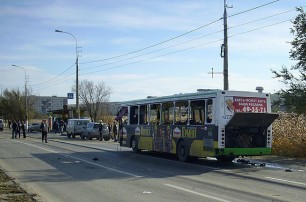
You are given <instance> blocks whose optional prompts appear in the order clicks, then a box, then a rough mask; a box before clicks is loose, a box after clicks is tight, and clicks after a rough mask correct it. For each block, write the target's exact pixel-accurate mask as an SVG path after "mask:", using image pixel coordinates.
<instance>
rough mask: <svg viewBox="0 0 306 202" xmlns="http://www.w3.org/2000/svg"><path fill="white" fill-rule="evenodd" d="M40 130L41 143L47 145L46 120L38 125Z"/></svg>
mask: <svg viewBox="0 0 306 202" xmlns="http://www.w3.org/2000/svg"><path fill="white" fill-rule="evenodd" d="M40 130H41V142H44V141H45V143H47V142H48V138H47V135H48V125H47V123H46V120H43V121H42V122H41V124H40Z"/></svg>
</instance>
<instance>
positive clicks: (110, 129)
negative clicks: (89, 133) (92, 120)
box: [99, 120, 117, 142]
mask: <svg viewBox="0 0 306 202" xmlns="http://www.w3.org/2000/svg"><path fill="white" fill-rule="evenodd" d="M108 130H109V134H111V132H113V136H112V139H113V140H114V142H117V125H116V122H114V123H113V125H110V124H109V125H108ZM102 131H103V124H102V120H101V121H100V125H99V133H100V137H99V140H100V141H103V135H102Z"/></svg>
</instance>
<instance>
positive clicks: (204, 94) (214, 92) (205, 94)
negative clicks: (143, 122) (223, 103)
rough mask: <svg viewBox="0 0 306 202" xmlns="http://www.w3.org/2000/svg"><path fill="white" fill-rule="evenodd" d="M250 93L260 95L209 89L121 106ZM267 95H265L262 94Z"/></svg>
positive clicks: (127, 103)
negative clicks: (223, 93)
mask: <svg viewBox="0 0 306 202" xmlns="http://www.w3.org/2000/svg"><path fill="white" fill-rule="evenodd" d="M222 92H225V93H227V92H228V93H248V94H253V95H255V94H259V93H258V92H248V91H225V90H219V89H207V90H198V92H194V93H180V94H174V95H168V96H161V97H156V96H148V97H147V98H145V99H138V100H130V101H125V102H122V103H121V106H130V105H142V104H150V103H162V102H173V101H179V100H197V99H205V98H214V97H216V96H217V94H218V93H222ZM260 94H263V95H265V93H260Z"/></svg>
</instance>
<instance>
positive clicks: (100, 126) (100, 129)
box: [99, 120, 103, 141]
mask: <svg viewBox="0 0 306 202" xmlns="http://www.w3.org/2000/svg"><path fill="white" fill-rule="evenodd" d="M102 131H103V125H102V120H101V121H100V125H99V133H100V139H99V141H103V137H102Z"/></svg>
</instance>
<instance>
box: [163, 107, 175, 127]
mask: <svg viewBox="0 0 306 202" xmlns="http://www.w3.org/2000/svg"><path fill="white" fill-rule="evenodd" d="M161 113H162V116H161V117H162V120H161V123H162V124H166V125H168V124H173V118H174V117H173V102H165V103H163V104H162V110H161Z"/></svg>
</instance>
